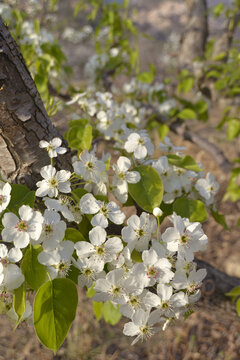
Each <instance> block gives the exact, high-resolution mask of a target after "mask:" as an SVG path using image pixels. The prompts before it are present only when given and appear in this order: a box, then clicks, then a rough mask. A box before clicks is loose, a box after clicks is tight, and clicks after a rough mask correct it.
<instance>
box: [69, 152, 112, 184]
mask: <svg viewBox="0 0 240 360" xmlns="http://www.w3.org/2000/svg"><path fill="white" fill-rule="evenodd" d="M73 168H74V171H75V173H76V174H77V175H81V176H82V178H83V179H84V180H86V181H93V182H95V183H98V182H99V181H100V180H101V173H102V172H103V171H105V170H106V165H105V164H104V162H103V161H102V160H98V159H97V158H96V156H95V155H94V154H92V153H89V152H88V151H84V152H82V153H81V154H80V156H79V161H74V162H73Z"/></svg>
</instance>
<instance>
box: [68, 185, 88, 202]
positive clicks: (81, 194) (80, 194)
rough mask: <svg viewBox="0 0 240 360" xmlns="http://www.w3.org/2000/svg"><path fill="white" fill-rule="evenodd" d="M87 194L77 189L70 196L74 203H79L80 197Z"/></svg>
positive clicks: (85, 191)
mask: <svg viewBox="0 0 240 360" xmlns="http://www.w3.org/2000/svg"><path fill="white" fill-rule="evenodd" d="M87 193H88V192H87V190H85V189H82V188H77V189H74V190H72V195H73V197H74V199H75V200H76V201H79V200H80V199H81V197H82V196H83V195H85V194H87Z"/></svg>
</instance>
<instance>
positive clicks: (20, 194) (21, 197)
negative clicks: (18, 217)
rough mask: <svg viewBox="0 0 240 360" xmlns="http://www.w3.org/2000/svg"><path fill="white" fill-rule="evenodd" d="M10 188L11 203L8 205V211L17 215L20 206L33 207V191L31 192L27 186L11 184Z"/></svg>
mask: <svg viewBox="0 0 240 360" xmlns="http://www.w3.org/2000/svg"><path fill="white" fill-rule="evenodd" d="M11 187H12V191H11V201H10V203H9V205H8V210H9V211H12V212H14V213H17V212H18V209H19V208H20V207H21V206H22V205H29V206H31V207H33V206H34V203H35V191H31V190H30V189H29V188H28V187H27V186H25V185H20V184H12V185H11Z"/></svg>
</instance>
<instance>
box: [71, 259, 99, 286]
mask: <svg viewBox="0 0 240 360" xmlns="http://www.w3.org/2000/svg"><path fill="white" fill-rule="evenodd" d="M73 263H74V266H75V267H76V268H78V269H79V270H80V271H81V274H80V275H79V276H78V285H79V286H81V287H83V286H87V287H88V288H89V287H91V286H92V285H93V282H95V281H96V280H97V279H99V278H103V277H105V275H106V273H105V271H103V267H102V263H101V261H96V259H95V258H94V257H91V258H89V259H88V258H81V259H80V258H78V260H77V261H76V260H73Z"/></svg>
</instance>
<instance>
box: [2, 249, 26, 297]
mask: <svg viewBox="0 0 240 360" xmlns="http://www.w3.org/2000/svg"><path fill="white" fill-rule="evenodd" d="M21 258H22V252H21V250H20V249H17V248H12V249H10V250H9V251H8V249H7V247H6V245H4V244H0V287H1V288H2V289H6V290H7V291H11V290H13V289H17V288H18V287H19V286H20V285H21V284H22V283H23V281H24V276H23V274H22V271H21V269H20V268H19V267H18V266H17V265H15V264H12V263H16V262H18V261H20V260H21Z"/></svg>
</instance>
